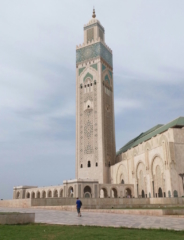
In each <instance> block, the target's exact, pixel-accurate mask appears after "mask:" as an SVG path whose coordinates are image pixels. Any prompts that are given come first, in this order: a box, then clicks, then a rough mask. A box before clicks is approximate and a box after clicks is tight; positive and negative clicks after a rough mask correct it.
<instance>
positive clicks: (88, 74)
mask: <svg viewBox="0 0 184 240" xmlns="http://www.w3.org/2000/svg"><path fill="white" fill-rule="evenodd" d="M88 77H89V78H91V79H92V80H93V76H92V75H91V74H90V73H87V74H86V76H85V77H84V79H83V82H85V80H86V78H88Z"/></svg>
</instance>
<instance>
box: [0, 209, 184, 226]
mask: <svg viewBox="0 0 184 240" xmlns="http://www.w3.org/2000/svg"><path fill="white" fill-rule="evenodd" d="M0 212H35V213H36V214H35V222H37V223H48V224H62V225H89V226H105V227H110V226H112V227H128V228H162V229H174V230H184V218H179V217H168V216H167V217H166V216H158V217H157V216H143V215H130V214H128V215H126V214H113V213H96V212H83V213H82V217H77V213H76V212H70V211H59V210H46V209H33V208H32V209H31V208H4V207H0Z"/></svg>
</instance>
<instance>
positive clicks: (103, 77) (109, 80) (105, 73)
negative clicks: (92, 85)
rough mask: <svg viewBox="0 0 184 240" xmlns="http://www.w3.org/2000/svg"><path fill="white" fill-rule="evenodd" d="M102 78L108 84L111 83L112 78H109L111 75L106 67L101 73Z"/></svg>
mask: <svg viewBox="0 0 184 240" xmlns="http://www.w3.org/2000/svg"><path fill="white" fill-rule="evenodd" d="M102 79H103V80H104V81H105V82H107V83H108V84H109V86H111V85H112V80H111V79H112V78H111V75H110V73H109V70H108V69H107V68H106V69H105V70H104V71H103V73H102Z"/></svg>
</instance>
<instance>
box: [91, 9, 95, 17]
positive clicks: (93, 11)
mask: <svg viewBox="0 0 184 240" xmlns="http://www.w3.org/2000/svg"><path fill="white" fill-rule="evenodd" d="M92 17H93V18H96V14H95V9H94V8H93V15H92Z"/></svg>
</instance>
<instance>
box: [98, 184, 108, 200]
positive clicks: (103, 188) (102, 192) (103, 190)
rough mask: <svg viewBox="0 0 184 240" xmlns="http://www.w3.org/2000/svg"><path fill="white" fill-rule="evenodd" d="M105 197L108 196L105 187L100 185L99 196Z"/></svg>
mask: <svg viewBox="0 0 184 240" xmlns="http://www.w3.org/2000/svg"><path fill="white" fill-rule="evenodd" d="M107 197H108V193H107V189H106V188H105V187H102V188H101V189H100V198H107Z"/></svg>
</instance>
